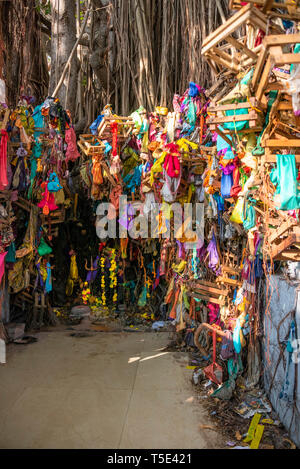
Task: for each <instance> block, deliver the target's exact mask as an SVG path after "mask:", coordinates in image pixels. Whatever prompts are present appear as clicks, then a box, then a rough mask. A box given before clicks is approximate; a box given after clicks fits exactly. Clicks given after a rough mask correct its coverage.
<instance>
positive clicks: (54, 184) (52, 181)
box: [47, 172, 62, 192]
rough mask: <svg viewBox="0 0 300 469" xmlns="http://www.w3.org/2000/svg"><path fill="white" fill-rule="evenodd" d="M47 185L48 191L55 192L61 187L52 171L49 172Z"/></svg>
mask: <svg viewBox="0 0 300 469" xmlns="http://www.w3.org/2000/svg"><path fill="white" fill-rule="evenodd" d="M47 187H48V191H49V192H57V191H59V190H60V189H62V186H61V185H60V182H59V179H58V177H57V174H56V173H54V172H53V173H51V174H50V176H49V182H48V186H47Z"/></svg>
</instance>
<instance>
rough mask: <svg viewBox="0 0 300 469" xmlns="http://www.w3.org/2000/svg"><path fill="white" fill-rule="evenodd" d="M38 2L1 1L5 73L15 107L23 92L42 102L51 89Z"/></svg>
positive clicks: (0, 48)
mask: <svg viewBox="0 0 300 469" xmlns="http://www.w3.org/2000/svg"><path fill="white" fill-rule="evenodd" d="M35 4H36V2H35V0H14V1H11V2H1V8H0V55H1V51H2V65H3V70H2V73H3V78H4V81H5V84H6V94H7V103H8V105H9V106H11V107H14V106H16V104H17V102H18V100H19V97H20V95H27V96H33V97H34V98H35V100H36V102H37V103H39V102H41V101H42V100H43V98H44V96H45V94H46V93H47V88H48V70H47V68H48V67H47V62H46V57H45V51H44V48H43V44H42V32H41V25H40V22H39V19H40V17H39V13H38V11H37V10H36V8H35ZM0 62H1V59H0Z"/></svg>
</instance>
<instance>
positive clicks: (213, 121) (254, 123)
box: [207, 98, 264, 134]
mask: <svg viewBox="0 0 300 469" xmlns="http://www.w3.org/2000/svg"><path fill="white" fill-rule="evenodd" d="M254 108H256V109H257V110H258V111H257V110H256V109H254ZM239 109H248V110H249V111H248V113H247V114H236V115H233V116H225V111H237V110H239ZM259 111H261V112H259ZM208 112H209V114H212V117H210V118H209V119H208V120H207V124H208V125H209V129H210V130H211V131H213V132H215V131H217V126H219V125H222V124H225V123H234V122H240V121H248V122H249V129H241V130H238V131H237V132H239V133H240V132H241V133H243V132H245V133H247V132H249V131H252V132H253V131H258V132H259V131H261V130H262V129H263V117H264V114H263V110H262V107H261V105H260V103H259V102H258V101H257V99H256V98H250V99H249V102H244V103H237V104H225V105H220V106H219V105H217V104H216V103H212V105H211V106H210V107H209V108H208ZM221 132H222V133H223V134H234V133H235V131H234V130H228V129H223V130H222V131H221Z"/></svg>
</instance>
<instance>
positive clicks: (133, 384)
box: [0, 327, 224, 449]
mask: <svg viewBox="0 0 300 469" xmlns="http://www.w3.org/2000/svg"><path fill="white" fill-rule="evenodd" d="M71 334H73V335H71ZM34 336H35V337H37V338H38V341H37V342H36V343H32V344H28V345H16V344H10V345H8V346H7V363H6V364H5V365H0V382H1V400H0V421H1V426H0V447H1V448H53V449H54V448H100V449H101V448H113V449H132V448H136V449H154V448H156V449H164V448H168V449H179V448H180V449H181V448H182V449H193V448H198V449H204V448H224V436H223V435H222V434H221V433H218V432H216V431H214V430H212V429H209V428H203V426H204V427H205V426H207V425H208V426H209V425H210V424H211V422H210V419H209V417H208V411H207V410H205V407H204V406H203V404H202V403H201V399H200V398H199V396H198V395H197V393H196V392H195V389H194V387H193V386H192V384H191V378H192V373H193V371H192V370H190V369H188V368H187V366H188V362H189V359H188V354H187V353H184V352H167V351H164V348H165V347H166V346H167V344H168V342H169V339H170V333H168V332H159V333H155V332H137V331H135V332H116V331H113V332H111V331H106V332H103V331H102V332H101V328H100V330H98V331H96V330H94V331H89V332H87V333H84V332H81V333H78V332H74V330H72V328H68V327H61V328H53V329H52V330H49V331H47V332H39V333H37V334H34ZM201 426H202V428H201Z"/></svg>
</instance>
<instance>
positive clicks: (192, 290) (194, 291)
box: [187, 280, 229, 305]
mask: <svg viewBox="0 0 300 469" xmlns="http://www.w3.org/2000/svg"><path fill="white" fill-rule="evenodd" d="M187 286H188V295H189V296H191V297H194V298H198V299H200V300H203V301H208V302H211V303H215V304H218V305H225V298H226V296H228V293H229V290H228V289H227V288H220V287H219V286H218V285H216V283H212V282H207V281H206V280H192V281H191V282H189V283H188V285H187Z"/></svg>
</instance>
